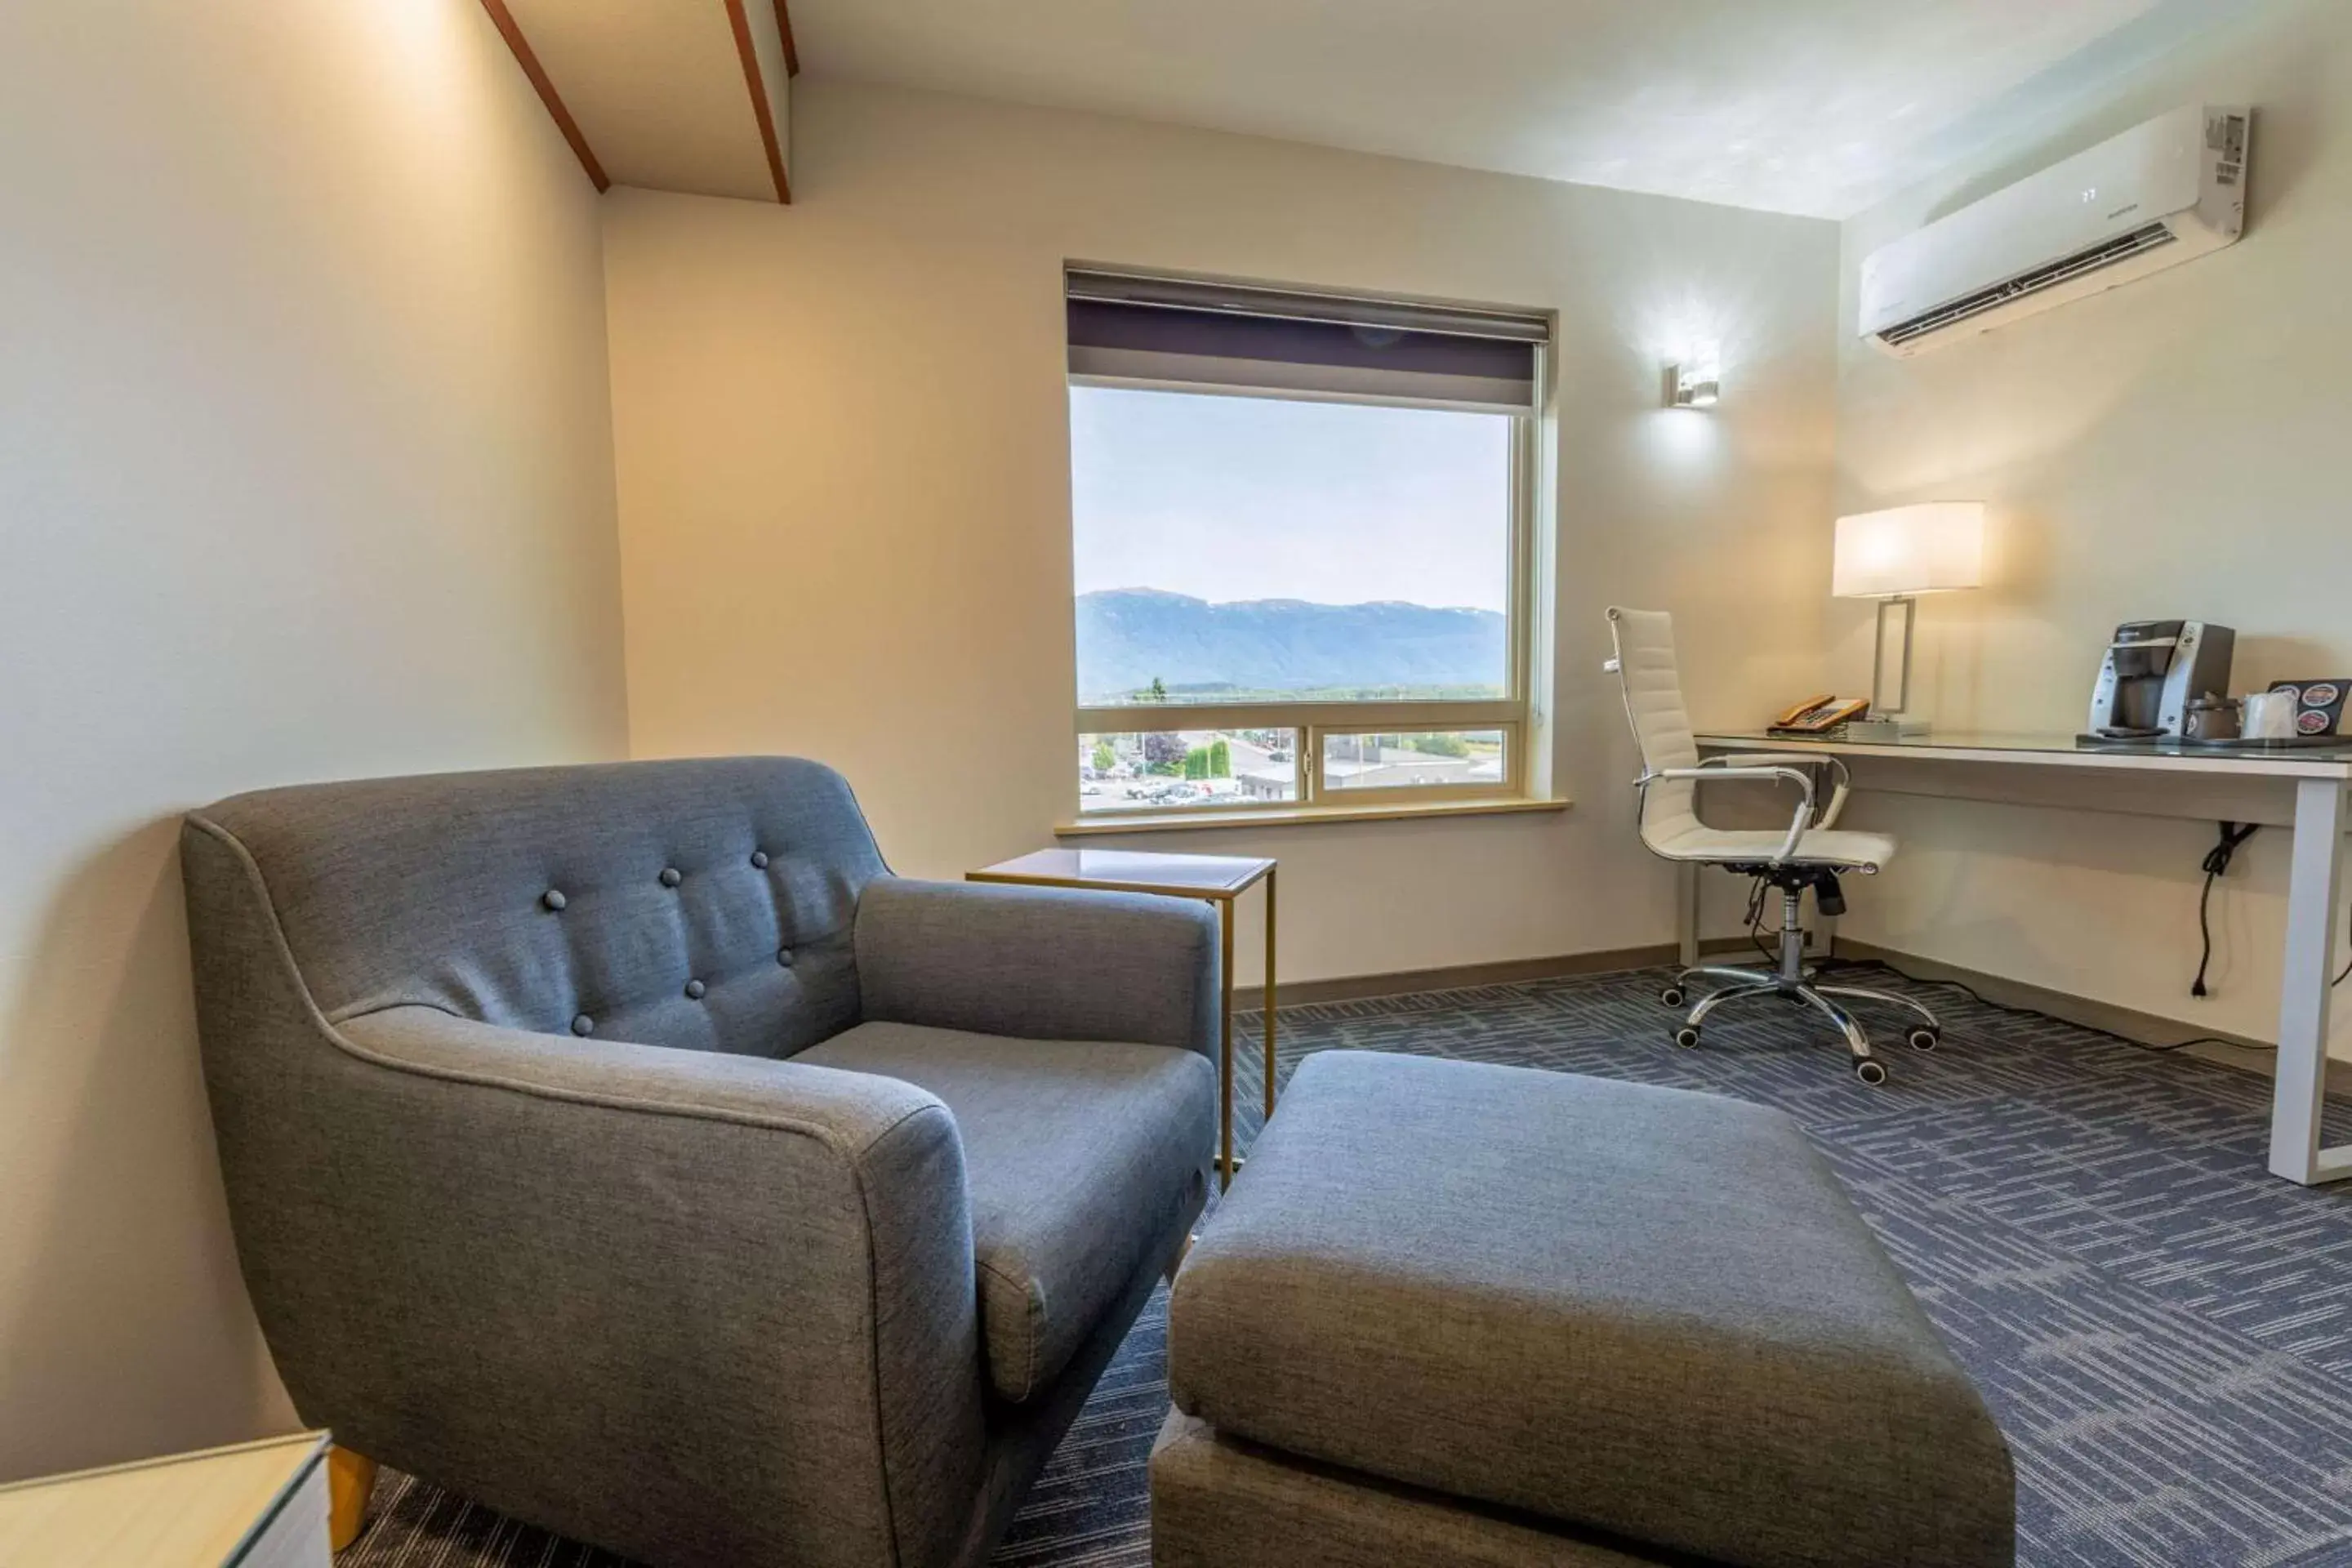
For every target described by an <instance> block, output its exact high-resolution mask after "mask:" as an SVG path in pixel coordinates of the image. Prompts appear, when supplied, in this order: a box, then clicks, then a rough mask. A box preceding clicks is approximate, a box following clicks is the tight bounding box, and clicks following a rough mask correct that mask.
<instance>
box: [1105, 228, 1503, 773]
mask: <svg viewBox="0 0 2352 1568" xmlns="http://www.w3.org/2000/svg"><path fill="white" fill-rule="evenodd" d="M1068 282H1069V329H1070V351H1069V352H1070V359H1069V366H1070V448H1071V499H1072V515H1073V527H1074V537H1073V540H1072V545H1073V558H1074V561H1075V563H1076V584H1075V589H1076V632H1077V693H1076V735H1077V770H1078V805H1079V810H1080V812H1081V813H1082V814H1083V815H1086V816H1097V815H1098V814H1100V815H1112V814H1117V813H1119V812H1150V813H1163V812H1171V811H1182V810H1200V809H1213V810H1217V811H1221V812H1223V811H1235V812H1240V811H1250V810H1260V809H1283V810H1294V811H1295V810H1298V809H1301V808H1307V809H1312V808H1314V807H1317V806H1334V807H1346V806H1367V805H1401V804H1406V803H1410V802H1415V801H1439V800H1446V799H1471V798H1477V799H1493V798H1497V797H1507V796H1513V795H1522V794H1524V793H1525V788H1526V784H1525V779H1526V769H1525V757H1526V751H1527V730H1528V700H1527V691H1528V561H1529V557H1530V553H1531V545H1530V534H1531V522H1530V514H1531V510H1532V508H1531V500H1532V489H1533V486H1532V471H1533V466H1534V448H1535V423H1536V412H1537V400H1538V388H1539V387H1540V386H1541V384H1542V382H1543V363H1544V362H1543V356H1544V350H1545V345H1546V342H1547V341H1548V339H1549V324H1548V321H1547V320H1546V319H1545V318H1542V317H1538V316H1533V315H1529V314H1527V313H1523V312H1520V313H1514V312H1507V311H1487V310H1455V309H1446V308H1434V307H1426V306H1419V305H1402V304H1388V303H1382V302H1378V301H1369V300H1358V299H1351V298H1338V297H1326V296H1318V295H1304V294H1297V293H1293V292H1286V291H1280V290H1273V289H1258V288H1255V287H1248V286H1240V285H1227V284H1204V283H1198V282H1192V281H1183V280H1174V279H1149V278H1140V277H1133V276H1129V275H1125V274H1115V273H1104V272H1097V271H1088V270H1080V269H1076V268H1073V269H1072V270H1071V272H1070V274H1069V279H1068Z"/></svg>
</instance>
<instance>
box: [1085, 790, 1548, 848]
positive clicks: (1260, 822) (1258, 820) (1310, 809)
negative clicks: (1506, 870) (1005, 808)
mask: <svg viewBox="0 0 2352 1568" xmlns="http://www.w3.org/2000/svg"><path fill="white" fill-rule="evenodd" d="M1569 805H1570V802H1568V801H1565V800H1531V799H1529V798H1528V797H1527V796H1525V795H1513V796H1509V797H1503V798H1493V799H1486V800H1423V801H1412V802H1407V803H1402V804H1398V805H1315V806H1292V807H1289V808H1284V807H1279V806H1263V807H1259V808H1256V809H1254V810H1244V811H1202V810H1193V811H1138V812H1131V813H1119V814H1117V815H1113V814H1112V813H1109V812H1105V813H1103V814H1102V815H1101V816H1090V817H1084V818H1081V819H1080V820H1078V821H1076V822H1065V823H1062V824H1060V825H1058V826H1055V829H1054V837H1056V838H1078V837H1092V836H1094V835H1096V834H1106V833H1173V832H1178V831H1181V830H1183V829H1188V828H1191V829H1198V828H1209V827H1228V828H1230V827H1303V826H1307V825H1308V824H1310V823H1326V822H1397V821H1402V820H1403V819H1405V818H1407V817H1419V816H1516V815H1517V814H1519V813H1522V812H1530V811H1566V810H1567V809H1568V808H1569Z"/></svg>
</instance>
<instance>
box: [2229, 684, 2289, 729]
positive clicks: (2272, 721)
mask: <svg viewBox="0 0 2352 1568" xmlns="http://www.w3.org/2000/svg"><path fill="white" fill-rule="evenodd" d="M2296 695H2297V694H2296V693H2294V692H2293V691H2256V692H2252V693H2250V694H2249V695H2248V696H2247V698H2246V700H2245V706H2244V710H2243V715H2244V716H2243V718H2242V720H2241V721H2240V726H2239V729H2240V733H2242V734H2243V735H2244V736H2245V738H2246V739H2247V740H2249V741H2286V740H2292V739H2293V738H2294V710H2295V707H2296Z"/></svg>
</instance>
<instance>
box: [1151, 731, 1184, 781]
mask: <svg viewBox="0 0 2352 1568" xmlns="http://www.w3.org/2000/svg"><path fill="white" fill-rule="evenodd" d="M1186 754H1187V753H1186V748H1185V745H1184V737H1183V736H1181V735H1171V734H1168V733H1167V732H1165V731H1156V732H1154V733H1152V734H1149V735H1146V736H1144V737H1143V766H1144V771H1145V772H1147V773H1161V774H1171V773H1182V772H1183V771H1184V761H1185V757H1186Z"/></svg>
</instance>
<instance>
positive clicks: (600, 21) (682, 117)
mask: <svg viewBox="0 0 2352 1568" xmlns="http://www.w3.org/2000/svg"><path fill="white" fill-rule="evenodd" d="M482 8H483V9H484V10H485V11H487V12H488V13H489V16H490V20H491V22H492V24H493V25H494V26H497V28H498V30H499V34H500V36H502V37H504V38H505V39H506V40H507V47H509V48H510V49H512V50H513V51H514V56H515V60H516V63H517V64H518V65H520V67H521V68H522V69H523V72H524V74H525V75H526V76H528V77H529V78H530V83H531V86H532V87H533V88H534V89H536V90H537V91H538V93H539V96H540V100H541V102H543V103H545V104H546V106H547V110H548V113H549V114H551V116H553V117H554V120H555V122H556V125H557V127H558V128H559V129H561V130H562V132H563V135H564V139H565V140H566V141H568V142H571V143H572V151H573V152H574V153H577V154H578V156H579V159H580V163H581V167H582V168H583V169H584V170H585V171H586V172H587V174H588V177H589V178H590V179H592V180H593V181H594V182H595V183H596V186H597V188H598V189H599V190H602V189H604V187H605V186H606V185H607V184H622V185H644V186H648V187H650V188H652V189H655V190H665V191H690V192H694V193H696V194H698V195H711V196H739V197H742V198H744V199H747V200H751V201H770V202H782V201H790V200H791V199H792V186H791V183H790V176H789V173H788V167H787V165H788V161H789V159H790V156H791V153H792V142H791V124H792V121H791V116H790V113H789V108H790V104H789V95H790V88H791V77H792V73H793V69H794V68H795V65H794V59H793V33H792V25H791V18H790V16H789V15H788V14H787V11H786V8H785V5H784V4H783V0H482Z"/></svg>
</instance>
